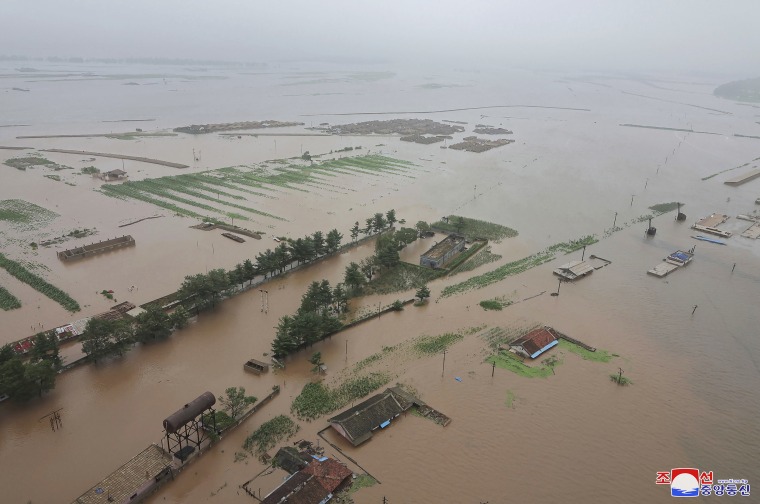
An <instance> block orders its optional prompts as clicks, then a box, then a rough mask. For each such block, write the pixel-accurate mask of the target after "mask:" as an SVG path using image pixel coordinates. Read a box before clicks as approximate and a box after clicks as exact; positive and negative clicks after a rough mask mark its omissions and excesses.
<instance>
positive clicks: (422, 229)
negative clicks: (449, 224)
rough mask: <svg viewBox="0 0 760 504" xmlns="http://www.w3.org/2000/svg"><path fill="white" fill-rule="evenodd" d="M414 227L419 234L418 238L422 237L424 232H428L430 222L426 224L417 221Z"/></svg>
mask: <svg viewBox="0 0 760 504" xmlns="http://www.w3.org/2000/svg"><path fill="white" fill-rule="evenodd" d="M414 227H415V229H417V232H418V233H419V234H420V238H423V237H424V236H425V235H426V234H428V233H429V232H430V224H428V223H427V222H425V221H417V224H416V225H415V226H414Z"/></svg>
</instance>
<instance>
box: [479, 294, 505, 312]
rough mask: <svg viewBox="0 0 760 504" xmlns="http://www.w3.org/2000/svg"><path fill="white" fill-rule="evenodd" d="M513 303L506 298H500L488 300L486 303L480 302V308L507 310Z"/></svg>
mask: <svg viewBox="0 0 760 504" xmlns="http://www.w3.org/2000/svg"><path fill="white" fill-rule="evenodd" d="M511 304H512V301H510V300H509V299H507V297H506V296H499V297H496V298H493V299H486V300H484V301H481V302H480V307H481V308H483V309H484V310H486V311H488V310H499V311H501V310H502V309H504V308H506V307H507V306H509V305H511Z"/></svg>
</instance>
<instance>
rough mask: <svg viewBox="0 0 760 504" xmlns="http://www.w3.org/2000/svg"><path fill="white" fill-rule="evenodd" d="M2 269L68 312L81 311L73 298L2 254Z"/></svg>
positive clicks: (0, 265)
mask: <svg viewBox="0 0 760 504" xmlns="http://www.w3.org/2000/svg"><path fill="white" fill-rule="evenodd" d="M0 268H3V269H5V270H6V271H7V272H8V273H10V274H11V275H12V276H14V277H15V278H17V279H18V280H19V281H21V282H24V283H25V284H27V285H29V286H30V287H31V288H33V289H34V290H36V291H37V292H39V293H41V294H44V295H45V296H47V297H49V298H50V299H52V300H53V301H55V302H56V303H58V304H59V305H61V306H63V307H64V308H66V309H67V310H68V311H70V312H77V311H79V310H80V307H79V303H77V302H76V301H75V300H74V299H72V298H71V296H69V295H68V294H66V293H65V292H63V291H62V290H61V289H59V288H58V287H56V286H55V285H52V284H50V283H48V282H47V281H45V280H43V279H42V278H40V277H38V276H37V275H35V274H34V273H32V272H31V271H29V270H28V269H26V268H25V267H24V266H22V265H21V264H20V263H17V262H16V261H13V260H11V259H8V258H7V257H5V255H3V254H2V253H0Z"/></svg>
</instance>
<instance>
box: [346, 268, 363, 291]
mask: <svg viewBox="0 0 760 504" xmlns="http://www.w3.org/2000/svg"><path fill="white" fill-rule="evenodd" d="M343 282H344V283H345V284H346V285H348V286H349V287H350V288H351V290H352V291H355V290H356V289H358V288H359V287H361V286H362V285H364V282H365V280H364V275H363V274H362V272H361V270H360V269H359V265H358V264H356V263H355V262H351V263H349V265H348V266H346V274H345V275H344V277H343Z"/></svg>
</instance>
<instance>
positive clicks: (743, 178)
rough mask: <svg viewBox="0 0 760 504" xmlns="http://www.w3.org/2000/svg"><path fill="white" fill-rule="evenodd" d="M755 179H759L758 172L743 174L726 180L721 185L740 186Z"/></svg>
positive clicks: (759, 171)
mask: <svg viewBox="0 0 760 504" xmlns="http://www.w3.org/2000/svg"><path fill="white" fill-rule="evenodd" d="M757 177H760V170H752V171H750V172H747V173H745V174H744V175H739V176H738V177H734V178H732V179H728V180H726V181H725V182H723V183H724V184H726V185H730V186H740V185H742V184H744V183H747V182H749V181H750V180H754V179H756V178H757Z"/></svg>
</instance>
